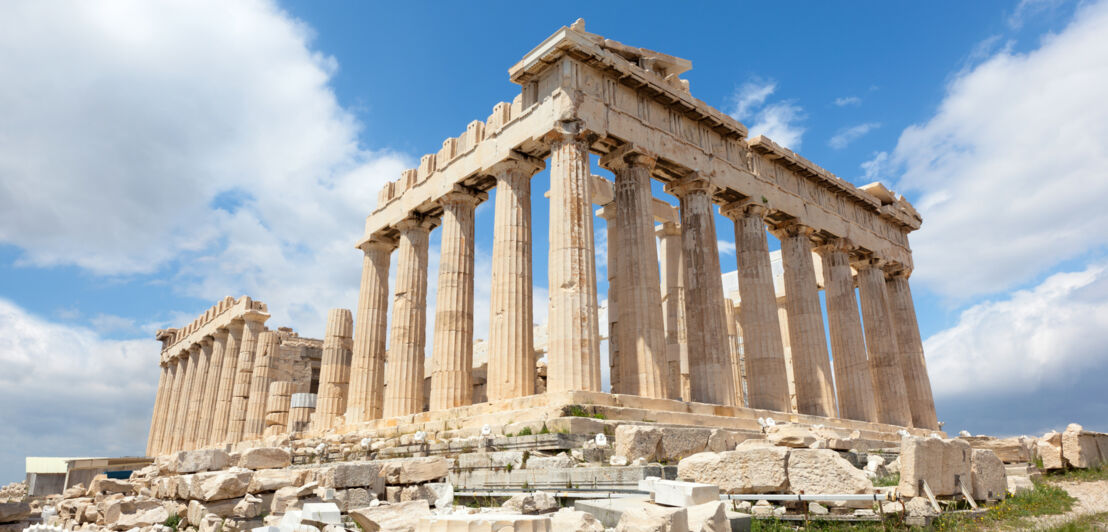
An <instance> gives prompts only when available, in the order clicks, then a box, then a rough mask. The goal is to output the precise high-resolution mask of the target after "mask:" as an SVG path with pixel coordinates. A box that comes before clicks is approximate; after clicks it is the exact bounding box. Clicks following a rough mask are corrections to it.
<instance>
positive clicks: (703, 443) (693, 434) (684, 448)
mask: <svg viewBox="0 0 1108 532" xmlns="http://www.w3.org/2000/svg"><path fill="white" fill-rule="evenodd" d="M659 430H660V431H661V433H662V444H661V449H660V451H659V452H658V455H657V456H656V457H655V459H656V460H659V461H660V460H665V461H668V462H671V463H672V462H677V461H680V460H681V459H682V458H685V457H687V456H692V455H694V454H696V453H700V452H704V451H706V450H708V438H709V437H710V436H711V435H712V430H711V429H699V428H679V427H660V428H659Z"/></svg>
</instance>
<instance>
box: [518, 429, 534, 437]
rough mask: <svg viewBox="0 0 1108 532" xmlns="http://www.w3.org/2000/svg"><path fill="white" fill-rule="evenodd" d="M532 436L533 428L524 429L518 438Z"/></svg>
mask: <svg viewBox="0 0 1108 532" xmlns="http://www.w3.org/2000/svg"><path fill="white" fill-rule="evenodd" d="M530 435H531V427H523V430H521V431H519V434H518V436H530Z"/></svg>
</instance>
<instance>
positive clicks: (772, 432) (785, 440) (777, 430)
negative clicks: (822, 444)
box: [766, 423, 819, 449]
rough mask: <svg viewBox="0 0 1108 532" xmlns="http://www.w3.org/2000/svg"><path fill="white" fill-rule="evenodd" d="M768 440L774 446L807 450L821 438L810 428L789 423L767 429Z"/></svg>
mask: <svg viewBox="0 0 1108 532" xmlns="http://www.w3.org/2000/svg"><path fill="white" fill-rule="evenodd" d="M766 439H767V440H769V442H770V443H773V444H774V445H780V446H783V447H793V448H797V449H807V448H808V447H810V446H811V445H812V444H813V443H815V442H816V440H817V439H819V438H818V437H817V436H816V434H815V432H813V431H812V429H811V428H810V427H807V426H804V425H797V424H793V423H788V424H781V425H774V426H772V427H768V428H766Z"/></svg>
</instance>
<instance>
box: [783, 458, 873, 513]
mask: <svg viewBox="0 0 1108 532" xmlns="http://www.w3.org/2000/svg"><path fill="white" fill-rule="evenodd" d="M788 476H789V491H791V492H793V493H849V494H859V493H873V483H872V482H871V481H870V479H869V478H868V477H867V476H866V474H865V473H864V472H863V471H862V470H860V469H857V468H855V467H854V466H853V465H852V464H851V463H850V462H849V461H847V459H845V458H843V457H842V456H840V455H839V453H837V452H835V451H832V450H830V449H796V450H794V451H792V452H791V453H789V465H788ZM855 502H859V503H860V504H838V505H839V506H861V507H868V506H870V504H869V503H867V502H865V501H855Z"/></svg>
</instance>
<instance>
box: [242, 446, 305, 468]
mask: <svg viewBox="0 0 1108 532" xmlns="http://www.w3.org/2000/svg"><path fill="white" fill-rule="evenodd" d="M238 465H239V467H245V468H246V469H274V468H279V467H288V466H290V465H292V454H290V453H289V452H288V451H287V450H285V449H281V448H279V447H255V448H253V449H247V450H245V451H243V452H242V456H240V457H239V463H238Z"/></svg>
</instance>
